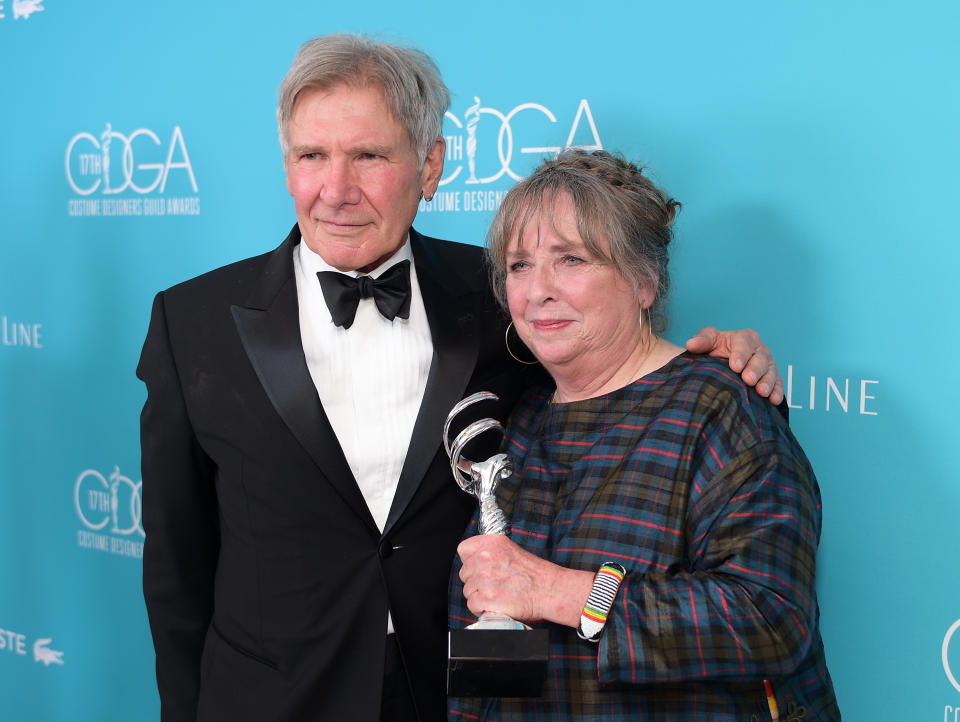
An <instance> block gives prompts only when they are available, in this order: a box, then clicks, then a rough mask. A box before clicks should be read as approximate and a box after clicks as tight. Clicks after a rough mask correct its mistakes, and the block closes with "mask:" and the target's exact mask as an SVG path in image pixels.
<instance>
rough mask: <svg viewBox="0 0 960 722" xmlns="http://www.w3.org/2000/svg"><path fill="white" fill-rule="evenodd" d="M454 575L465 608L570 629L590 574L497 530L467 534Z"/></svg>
mask: <svg viewBox="0 0 960 722" xmlns="http://www.w3.org/2000/svg"><path fill="white" fill-rule="evenodd" d="M457 552H458V553H459V554H460V560H461V561H462V562H463V568H462V569H461V570H460V579H461V581H462V582H463V595H464V597H466V600H467V607H468V608H469V609H470V611H471V612H473V613H474V614H476V615H477V616H480V614H481V613H483V612H499V613H501V614H506V615H509V616H511V617H513V618H514V619H516V620H518V621H521V622H528V623H529V622H539V621H547V622H554V623H556V624H563V625H566V626H568V627H573V628H576V627H577V625H578V624H579V623H580V612H581V611H582V610H583V605H584V604H585V603H586V601H587V597H588V596H589V595H590V589H591V588H592V587H593V578H594V574H593V573H592V572H585V571H579V570H577V569H567V568H565V567H561V566H559V565H557V564H554V563H553V562H549V561H547V560H546V559H541V558H540V557H538V556H535V555H533V554H531V553H530V552H528V551H526V550H525V549H522V548H521V547H519V546H517V545H516V544H515V543H514V542H512V541H510V539H508V538H507V537H505V536H502V535H499V534H481V535H478V536H475V537H471V538H469V539H467V540H465V541H463V542H461V543H460V546H459V547H457Z"/></svg>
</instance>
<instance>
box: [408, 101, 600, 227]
mask: <svg viewBox="0 0 960 722" xmlns="http://www.w3.org/2000/svg"><path fill="white" fill-rule="evenodd" d="M445 119H446V123H445V127H444V140H445V142H446V144H447V152H446V156H445V158H444V175H443V178H441V179H440V188H439V189H438V191H437V194H436V195H435V196H434V197H433V200H432V201H431V202H429V203H428V202H426V201H421V202H420V208H419V210H420V212H426V213H430V212H451V211H452V212H468V213H469V212H476V211H495V210H496V209H497V208H498V207H499V206H500V201H501V200H503V196H504V195H505V194H506V192H507V190H508V189H509V187H510V185H511V184H512V183H513V182H514V181H518V180H520V179H521V178H523V177H524V176H525V175H526V174H528V173H529V172H530V171H532V170H533V168H534V167H535V166H536V165H537V164H538V163H539V162H540V161H541V160H542V159H543V158H544V157H546V156H555V155H556V154H557V153H559V152H560V151H561V150H563V149H564V148H570V147H579V148H584V149H585V150H602V149H603V143H601V142H600V134H599V133H598V132H597V124H596V123H595V122H594V119H593V113H592V112H591V111H590V103H588V102H587V100H586V99H585V98H584V99H581V100H580V101H579V103H578V104H577V105H576V109H575V110H574V111H573V112H572V113H571V114H570V115H569V116H568V117H567V119H566V120H565V121H564V122H561V121H560V120H558V119H557V116H556V115H555V114H554V113H553V111H552V110H550V108H548V107H546V106H545V105H541V104H540V103H521V104H520V105H518V106H516V107H515V108H513V109H512V110H510V111H508V112H506V113H504V112H502V111H500V110H498V109H497V108H492V107H487V106H485V105H483V103H482V102H481V100H480V98H479V97H477V96H474V97H473V103H472V104H471V105H470V106H469V107H468V108H467V109H466V111H465V112H464V113H463V117H462V119H461V118H460V117H458V116H456V115H454V114H453V113H451V112H450V111H447V113H446V116H445ZM571 119H572V120H571ZM557 123H561V125H560V126H557V125H556V124H557ZM566 123H569V124H570V125H569V126H567V125H566ZM551 141H552V144H551ZM524 156H526V158H524Z"/></svg>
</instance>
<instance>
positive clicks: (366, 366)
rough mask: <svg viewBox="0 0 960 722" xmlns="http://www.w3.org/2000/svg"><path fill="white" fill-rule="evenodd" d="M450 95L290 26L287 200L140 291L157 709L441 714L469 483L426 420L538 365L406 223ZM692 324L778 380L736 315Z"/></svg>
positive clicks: (406, 64) (436, 84) (429, 189)
mask: <svg viewBox="0 0 960 722" xmlns="http://www.w3.org/2000/svg"><path fill="white" fill-rule="evenodd" d="M448 103H449V95H448V92H447V89H446V87H445V86H444V85H443V82H442V80H441V78H440V75H439V72H438V71H437V69H436V67H435V65H434V64H433V62H432V61H431V60H430V59H429V58H428V57H426V56H425V55H423V54H422V53H420V52H419V51H416V50H412V49H409V48H402V47H397V46H392V45H388V44H384V43H378V42H373V41H370V40H367V39H363V38H358V37H353V36H327V37H323V38H317V39H315V40H313V41H310V42H308V43H306V44H305V45H304V46H303V47H302V48H301V50H300V52H299V53H298V55H297V57H296V59H295V60H294V62H293V65H292V66H291V68H290V70H289V72H288V74H287V76H286V78H285V79H284V81H283V84H282V85H281V88H280V100H279V106H278V121H279V129H280V138H281V145H282V146H283V151H284V163H285V167H286V173H287V188H288V190H289V192H290V194H291V195H292V196H293V199H294V206H295V209H296V217H297V224H296V225H295V226H294V228H293V230H292V231H291V232H290V234H289V235H288V236H287V238H286V240H284V241H283V243H282V244H281V245H280V246H279V247H278V248H277V249H276V250H274V251H272V252H270V253H267V254H264V255H262V256H259V257H256V258H252V259H247V260H245V261H240V262H239V263H235V264H232V265H230V266H226V267H224V268H220V269H218V270H215V271H212V272H210V273H207V274H205V275H203V276H200V277H198V278H195V279H193V280H191V281H187V282H185V283H182V284H180V285H178V286H174V287H173V288H170V289H168V290H167V291H164V292H162V293H160V294H158V295H157V297H156V300H155V302H154V306H153V312H152V318H151V321H150V328H149V331H148V334H147V338H146V341H145V343H144V347H143V353H142V356H141V359H140V364H139V366H138V369H137V374H138V376H139V377H140V378H141V379H142V380H143V381H144V382H145V383H146V386H147V392H148V397H147V401H146V404H145V406H144V409H143V414H142V417H141V445H142V467H143V468H142V471H143V522H144V528H145V529H146V532H147V536H146V542H145V546H144V559H143V574H144V594H145V598H146V603H147V610H148V613H149V618H150V626H151V631H152V634H153V640H154V646H155V649H156V655H157V682H158V687H159V691H160V699H161V705H162V719H163V720H164V722H174V721H177V722H180V721H183V722H186V720H205V721H206V720H225V721H226V720H228V721H229V722H242V721H244V720H250V721H256V722H264V721H267V720H270V721H283V720H290V721H299V720H335V721H339V720H360V721H370V722H373V721H375V720H378V719H382V720H420V721H421V722H425V721H428V720H430V721H432V720H440V719H443V717H444V707H443V688H444V683H443V665H444V659H445V634H446V588H447V580H448V577H449V573H450V567H451V561H452V559H453V555H454V551H455V548H456V545H457V542H458V541H459V539H460V537H461V535H462V533H463V529H464V527H465V524H466V522H467V520H468V518H469V515H470V513H471V511H472V506H473V502H472V501H471V498H470V497H468V496H467V495H466V494H464V493H463V492H461V491H460V490H459V488H458V487H457V486H456V484H455V483H454V481H453V479H452V476H451V473H450V470H449V466H448V460H447V458H446V455H445V453H444V451H443V447H442V443H441V430H442V428H443V423H444V419H445V417H446V414H447V412H448V411H449V410H450V408H451V407H452V406H453V405H454V404H455V403H456V402H457V401H459V400H460V399H461V398H463V397H464V396H466V395H467V394H470V393H473V392H475V391H478V390H488V391H493V392H495V393H497V394H498V395H499V396H500V399H501V400H500V402H498V403H497V404H490V405H489V406H487V407H486V408H483V409H482V410H481V411H478V413H479V414H481V415H484V416H486V415H491V416H495V417H498V418H501V419H505V418H506V415H507V413H508V411H509V409H510V406H511V404H512V402H513V400H514V399H515V398H516V397H517V395H518V394H519V393H520V391H521V390H522V389H523V388H524V386H525V385H526V384H527V383H528V382H529V374H530V373H536V371H532V372H531V370H530V369H532V368H536V367H524V366H522V365H520V364H519V363H517V362H516V361H515V360H514V359H512V358H511V356H510V355H509V354H508V352H507V349H506V347H505V346H504V333H505V319H504V318H503V316H502V314H501V313H500V312H499V311H498V309H497V307H496V304H495V303H494V301H493V299H492V297H491V294H490V291H489V288H488V285H487V281H486V276H485V271H484V265H483V261H482V255H481V250H480V249H478V248H476V247H473V246H469V245H461V244H457V243H450V242H446V241H439V240H436V239H433V238H427V237H424V236H421V235H420V234H418V233H417V232H416V231H415V230H413V229H412V228H411V224H412V222H413V219H414V216H415V214H416V210H417V204H418V202H419V200H420V198H421V196H423V197H426V198H427V199H429V198H431V197H432V196H433V194H434V193H435V192H436V189H437V186H438V184H439V181H440V177H441V175H442V170H443V156H444V151H445V146H444V141H443V138H442V136H441V123H442V119H443V114H444V112H445V110H446V108H447V106H448ZM693 343H694V344H695V345H696V344H700V347H699V348H698V349H696V350H702V351H706V350H709V349H711V348H713V349H714V352H715V353H717V354H718V355H724V356H727V355H730V356H732V357H733V361H732V362H731V365H732V366H733V367H734V368H735V370H738V371H740V370H743V372H744V374H745V376H746V377H747V378H748V380H752V381H753V382H754V383H756V382H758V381H759V382H760V384H761V385H763V386H765V387H766V389H765V390H766V391H767V393H770V392H771V391H772V393H773V396H774V397H780V396H782V386H781V385H780V383H779V377H778V375H777V373H776V369H775V367H774V366H773V362H772V359H771V358H770V356H769V353H768V351H767V350H766V348H765V347H763V346H762V344H760V343H759V339H758V338H757V337H756V335H755V334H753V333H752V332H741V333H739V334H721V333H719V332H716V331H714V330H713V329H705V330H704V331H703V332H701V335H700V337H698V338H697V339H696V340H695V341H694V342H693ZM751 354H753V356H752V357H751ZM748 360H749V361H748ZM747 361H748V362H747ZM745 362H747V363H745Z"/></svg>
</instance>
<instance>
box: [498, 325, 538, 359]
mask: <svg viewBox="0 0 960 722" xmlns="http://www.w3.org/2000/svg"><path fill="white" fill-rule="evenodd" d="M511 328H513V321H511V322H510V323H508V324H507V330H506V331H504V333H503V345H504V346H506V347H507V353H508V354H510V358H512V359H513V360H514V361H516V362H517V363H522V364H523V365H524V366H533V365H534V364H538V363H540V362H539V361H537V360H536V359H534V360H533V361H524V360H523V359H522V358H519V357H518V356H517V355H516V354H515V353H514V352H513V351H512V350H511V349H510V329H511ZM519 335H520V334H517V336H519ZM528 350H529V349H528Z"/></svg>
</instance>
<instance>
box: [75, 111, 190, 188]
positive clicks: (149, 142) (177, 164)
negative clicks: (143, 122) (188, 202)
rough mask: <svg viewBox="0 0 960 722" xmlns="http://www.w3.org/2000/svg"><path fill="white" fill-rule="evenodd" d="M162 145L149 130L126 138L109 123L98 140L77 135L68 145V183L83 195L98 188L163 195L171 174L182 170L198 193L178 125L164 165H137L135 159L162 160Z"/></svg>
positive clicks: (134, 132) (83, 134)
mask: <svg viewBox="0 0 960 722" xmlns="http://www.w3.org/2000/svg"><path fill="white" fill-rule="evenodd" d="M161 145H162V144H161V142H160V137H159V136H158V135H157V134H156V133H154V132H153V131H152V130H150V129H149V128H137V129H136V130H135V131H133V132H132V133H130V135H125V134H123V133H118V132H117V131H115V130H114V129H113V127H112V126H111V125H110V123H107V126H106V128H104V130H103V132H101V133H100V136H99V137H97V136H95V135H92V134H91V133H77V134H76V135H75V136H73V138H71V139H70V143H69V144H68V145H67V157H66V170H67V183H69V184H70V187H71V188H72V189H73V190H74V192H75V193H77V194H79V195H81V196H88V195H90V194H91V193H93V192H95V191H96V190H97V189H100V191H101V192H102V193H104V194H108V195H109V194H116V193H123V192H124V191H125V190H127V189H128V188H129V189H130V190H132V191H133V192H134V193H139V194H146V193H152V192H153V191H154V190H155V189H156V188H157V186H159V187H160V191H159V192H160V193H163V192H164V191H165V190H166V187H167V180H168V178H169V176H170V171H171V170H174V169H183V170H184V171H186V173H187V177H188V178H189V180H190V186H191V187H192V188H193V192H194V193H196V192H197V179H196V178H195V177H194V175H193V166H192V165H190V156H189V155H188V153H187V146H186V144H185V143H184V142H183V131H181V130H180V126H179V125H177V126H174V128H173V134H172V135H171V137H170V142H169V143H168V144H167V148H166V157H165V159H164V160H163V161H162V162H152V163H138V162H137V161H136V160H135V157H139V158H143V157H144V156H148V157H150V159H151V160H153V161H159V160H160V157H161V156H162V154H163V149H162V148H161ZM175 153H179V157H178V159H177V160H174V154H175ZM118 161H119V162H118Z"/></svg>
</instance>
